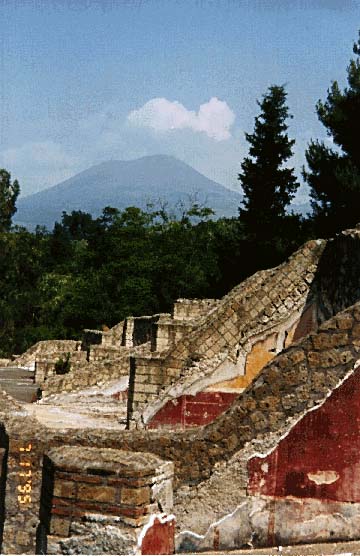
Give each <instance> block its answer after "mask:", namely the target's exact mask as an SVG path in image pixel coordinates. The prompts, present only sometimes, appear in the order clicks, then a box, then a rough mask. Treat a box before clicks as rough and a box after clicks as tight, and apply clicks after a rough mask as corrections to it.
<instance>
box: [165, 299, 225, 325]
mask: <svg viewBox="0 0 360 556" xmlns="http://www.w3.org/2000/svg"><path fill="white" fill-rule="evenodd" d="M217 302H218V300H217V299H178V300H177V301H176V303H174V307H173V313H172V317H173V318H174V319H175V320H197V319H198V318H199V317H203V316H205V315H207V313H208V312H209V311H210V310H211V309H213V308H214V307H215V305H216V304H217Z"/></svg>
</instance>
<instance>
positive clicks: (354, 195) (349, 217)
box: [303, 34, 360, 236]
mask: <svg viewBox="0 0 360 556" xmlns="http://www.w3.org/2000/svg"><path fill="white" fill-rule="evenodd" d="M353 52H354V54H356V58H355V59H352V60H351V61H350V63H349V66H348V68H347V83H348V86H347V87H345V88H344V89H343V90H341V88H340V87H339V84H338V82H337V81H333V82H332V84H331V87H330V88H329V89H328V91H327V98H326V100H325V102H322V101H321V100H319V101H318V103H317V105H316V111H317V115H318V118H319V120H320V121H321V123H322V124H323V125H324V126H325V128H326V131H327V134H328V136H329V138H330V140H329V142H330V145H326V144H325V142H324V141H311V142H310V144H309V147H308V149H307V151H306V161H307V165H308V169H304V171H303V175H304V178H305V179H306V181H307V183H308V184H309V186H310V197H311V206H312V210H313V215H312V216H313V220H314V224H315V230H316V233H318V234H320V235H323V236H324V235H325V236H330V235H333V234H334V233H335V232H338V231H340V230H342V229H345V228H349V227H351V226H353V225H355V224H356V223H358V222H359V220H360V208H359V207H360V150H359V143H358V140H359V139H358V135H359V122H360V58H359V56H360V34H359V40H358V42H357V43H355V44H354V47H353Z"/></svg>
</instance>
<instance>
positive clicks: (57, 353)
mask: <svg viewBox="0 0 360 556" xmlns="http://www.w3.org/2000/svg"><path fill="white" fill-rule="evenodd" d="M80 347H81V342H77V341H75V340H43V341H41V342H37V343H36V344H34V345H33V346H31V348H29V349H28V350H27V351H25V352H24V353H23V354H22V355H19V356H18V357H16V359H15V360H14V361H12V362H11V365H12V366H15V367H22V368H25V369H30V370H35V361H36V359H41V358H45V357H51V358H52V359H55V360H56V359H58V358H59V357H63V356H65V355H66V353H68V352H70V353H71V352H73V351H77V350H78V349H80Z"/></svg>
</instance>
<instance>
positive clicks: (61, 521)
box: [50, 515, 70, 537]
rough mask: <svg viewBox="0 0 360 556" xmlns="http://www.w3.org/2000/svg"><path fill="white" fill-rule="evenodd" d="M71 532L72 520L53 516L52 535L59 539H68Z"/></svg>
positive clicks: (51, 522) (51, 523)
mask: <svg viewBox="0 0 360 556" xmlns="http://www.w3.org/2000/svg"><path fill="white" fill-rule="evenodd" d="M69 532H70V519H65V518H63V517H57V516H54V515H53V516H51V521H50V535H57V536H58V537H67V536H68V535H69Z"/></svg>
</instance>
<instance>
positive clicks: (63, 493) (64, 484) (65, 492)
mask: <svg viewBox="0 0 360 556" xmlns="http://www.w3.org/2000/svg"><path fill="white" fill-rule="evenodd" d="M75 494H76V485H75V483H74V482H72V481H56V482H55V484H54V496H60V497H61V498H75Z"/></svg>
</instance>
